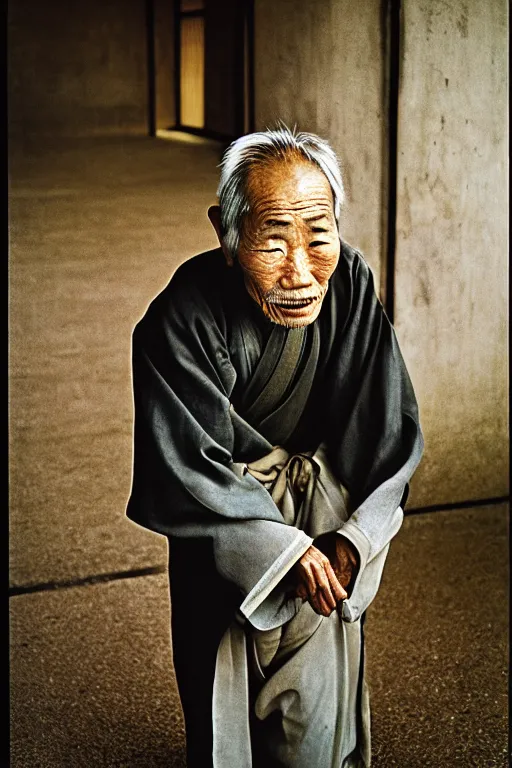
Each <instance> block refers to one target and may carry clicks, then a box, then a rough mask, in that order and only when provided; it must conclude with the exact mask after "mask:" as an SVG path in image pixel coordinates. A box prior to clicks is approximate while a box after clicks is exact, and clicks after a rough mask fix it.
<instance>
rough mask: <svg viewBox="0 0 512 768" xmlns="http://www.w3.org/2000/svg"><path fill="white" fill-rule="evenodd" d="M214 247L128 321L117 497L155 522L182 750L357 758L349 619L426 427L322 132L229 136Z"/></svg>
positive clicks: (358, 714) (374, 571)
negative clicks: (344, 234) (128, 396)
mask: <svg viewBox="0 0 512 768" xmlns="http://www.w3.org/2000/svg"><path fill="white" fill-rule="evenodd" d="M221 167H222V170H221V180H220V185H219V190H218V195H219V206H213V207H212V208H210V210H209V212H208V215H209V217H210V220H211V222H212V224H213V226H214V227H215V230H216V232H217V235H218V238H219V242H220V248H218V249H217V250H214V251H211V252H208V253H204V254H201V255H199V256H196V257H195V258H192V259H190V260H189V261H188V262H186V263H185V264H183V265H182V266H181V267H180V268H179V269H178V270H177V271H176V273H175V275H174V276H173V278H172V280H171V281H170V283H169V284H168V285H167V287H166V288H165V289H164V290H163V291H162V293H161V294H160V295H159V296H158V297H157V298H156V299H155V300H154V301H153V302H152V304H151V305H150V307H149V309H148V311H147V313H146V315H145V316H144V318H143V319H142V320H141V321H140V322H139V324H138V325H137V327H136V329H135V331H134V335H133V379H134V399H135V438H134V473H133V487H132V493H131V497H130V500H129V504H128V509H127V514H128V516H129V517H130V518H131V519H132V520H134V521H136V522H138V523H139V524H141V525H143V526H146V527H148V528H150V529H152V530H154V531H158V532H159V533H162V534H165V535H166V536H168V538H169V556H170V560H169V577H170V586H171V613H172V639H173V651H174V664H175V669H176V675H177V680H178V686H179V691H180V696H181V700H182V705H183V711H184V716H185V724H186V732H187V752H188V764H189V766H190V768H192V767H193V766H197V767H199V766H201V767H203V766H212V765H213V766H215V768H249V766H255V765H261V766H265V768H267V767H268V766H287V767H290V768H291V767H292V766H293V767H294V768H315V767H318V768H342V766H343V767H344V768H347V767H349V766H368V765H369V764H370V740H369V735H370V734H369V707H368V694H367V689H366V685H365V680H364V658H363V626H362V625H363V618H364V612H365V610H366V608H367V607H368V605H369V604H370V602H371V601H372V600H373V598H374V596H375V594H376V592H377V589H378V586H379V582H380V577H381V574H382V569H383V566H384V561H385V558H386V555H387V551H388V548H389V542H390V540H391V538H392V537H393V536H394V535H395V534H396V533H397V531H398V529H399V528H400V525H401V522H402V519H403V506H404V503H405V498H406V495H407V489H408V482H409V480H410V477H411V475H412V473H413V472H414V470H415V468H416V466H417V464H418V462H419V460H420V457H421V453H422V447H423V441H422V435H421V429H420V426H419V421H418V411H417V405H416V400H415V397H414V392H413V389H412V386H411V382H410V380H409V377H408V375H407V371H406V369H405V366H404V362H403V360H402V357H401V354H400V351H399V348H398V345H397V341H396V338H395V335H394V332H393V329H392V326H391V325H390V323H389V321H388V319H387V317H386V315H385V314H384V311H383V309H382V306H381V304H380V302H379V301H378V299H377V298H376V295H375V291H374V285H373V278H372V274H371V271H370V270H369V268H368V266H367V264H366V262H365V261H364V259H363V257H362V256H361V254H360V253H359V252H358V251H356V250H354V249H353V248H352V247H350V246H349V245H348V244H347V243H346V242H344V241H343V240H340V236H339V222H340V212H341V207H342V202H343V186H342V179H341V174H340V170H339V166H338V163H337V160H336V157H335V155H334V153H333V151H332V149H331V148H330V147H329V145H328V144H327V143H326V142H325V141H323V140H321V139H319V138H318V137H317V136H314V135H312V134H306V133H298V134H294V133H292V132H291V131H289V130H288V129H286V128H285V127H281V128H279V129H278V130H275V131H266V132H262V133H254V134H251V135H248V136H243V137H242V138H240V139H238V140H237V141H235V142H234V143H233V144H231V146H230V147H229V148H228V150H227V151H226V153H225V155H224V158H223V161H222V166H221Z"/></svg>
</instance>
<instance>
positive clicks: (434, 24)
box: [255, 0, 508, 506]
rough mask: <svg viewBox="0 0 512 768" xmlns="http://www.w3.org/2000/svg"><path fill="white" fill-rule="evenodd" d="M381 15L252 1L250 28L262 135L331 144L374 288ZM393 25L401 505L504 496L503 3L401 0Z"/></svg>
mask: <svg viewBox="0 0 512 768" xmlns="http://www.w3.org/2000/svg"><path fill="white" fill-rule="evenodd" d="M381 6H382V7H381ZM385 6H387V4H386V3H379V2H374V1H373V0H372V2H367V3H360V4H356V3H351V2H349V1H348V0H347V1H346V2H345V0H322V2H318V3H313V2H308V0H295V1H294V0H281V2H279V3H276V2H272V1H271V0H258V2H257V3H256V19H255V22H256V39H255V47H256V73H255V80H256V82H255V88H256V93H255V106H256V121H257V127H258V128H261V127H264V126H265V125H267V124H268V123H272V122H274V121H275V120H276V119H277V118H282V119H283V120H285V121H286V122H287V123H289V124H294V123H295V122H296V123H297V124H298V125H299V127H300V128H302V129H304V130H312V131H315V132H317V133H319V134H320V135H322V136H324V137H326V138H328V139H329V140H330V141H331V143H332V145H333V146H334V148H335V149H336V150H337V152H338V154H339V155H340V157H341V160H342V165H343V170H344V174H345V179H346V182H347V190H348V210H347V211H346V213H345V217H344V225H343V232H344V235H345V237H346V239H348V240H349V242H352V243H353V244H355V245H357V246H359V247H360V248H361V249H362V250H363V252H364V253H365V255H366V256H367V258H368V260H369V262H370V264H371V266H372V267H373V270H374V272H375V273H376V275H377V277H378V275H379V273H380V274H381V275H382V277H384V275H385V269H386V267H385V264H384V261H385V258H386V257H385V247H384V243H385V234H386V226H385V222H386V219H387V194H388V190H387V174H386V167H387V164H388V157H387V149H386V148H387V142H386V127H385V126H386V124H387V108H388V107H387V103H388V101H387V95H386V92H387V91H388V89H389V83H388V82H386V79H387V78H386V72H387V71H388V63H387V58H388V57H387V50H388V44H387V40H388V37H387V29H388V28H389V23H388V20H387V19H386V17H385V15H383V10H382V8H384V7H385ZM401 22H402V28H401V41H400V46H401V53H402V59H401V74H400V84H399V85H400V91H399V129H398V169H397V170H398V191H397V198H398V199H397V206H398V210H397V233H396V234H397V249H396V263H395V267H394V268H395V275H394V276H395V281H396V284H395V326H396V329H397V333H398V337H399V341H400V344H401V347H402V350H403V353H404V356H405V359H406V361H407V364H408V367H409V370H410V372H411V376H412V379H413V383H414V385H415V388H416V391H417V394H418V399H419V402H420V408H421V414H422V423H423V426H424V431H425V437H426V453H425V458H424V460H423V462H422V465H421V467H420V470H419V472H418V473H417V475H416V476H415V479H414V481H413V486H412V493H411V497H410V504H412V505H415V506H423V505H431V504H442V503H448V502H457V501H462V500H464V501H465V500H476V499H483V498H489V497H494V496H501V495H505V494H506V493H507V492H508V472H507V468H508V439H507V434H508V430H507V428H508V423H507V417H508V414H507V404H508V395H507V391H508V390H507V387H508V381H507V357H508V345H507V314H508V306H507V283H508V281H507V255H508V166H507V141H508V134H507V130H508V121H507V85H508V84H507V68H508V61H507V40H508V36H507V35H508V29H507V28H508V17H507V4H506V2H505V0H489V2H487V3H481V2H478V0H448V1H447V0H430V1H429V2H428V3H425V2H421V1H420V0H403V2H402V19H401ZM382 283H383V280H382V279H381V285H382ZM383 294H384V291H382V290H381V296H383Z"/></svg>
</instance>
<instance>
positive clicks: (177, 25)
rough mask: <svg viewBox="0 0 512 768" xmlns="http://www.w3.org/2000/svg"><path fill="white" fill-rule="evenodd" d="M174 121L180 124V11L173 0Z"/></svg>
mask: <svg viewBox="0 0 512 768" xmlns="http://www.w3.org/2000/svg"><path fill="white" fill-rule="evenodd" d="M174 123H175V127H177V126H180V125H181V13H180V2H179V0H174Z"/></svg>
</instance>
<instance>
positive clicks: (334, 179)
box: [217, 123, 345, 257]
mask: <svg viewBox="0 0 512 768" xmlns="http://www.w3.org/2000/svg"><path fill="white" fill-rule="evenodd" d="M301 155H302V157H304V158H305V159H306V160H309V161H310V162H311V163H314V164H315V165H317V166H318V167H319V168H320V170H321V171H323V173H324V174H325V176H326V177H327V180H328V182H329V184H330V185H331V189H332V194H333V198H334V215H335V218H336V224H337V226H338V231H339V228H340V215H341V207H342V205H343V203H344V201H345V192H344V189H343V180H342V178H341V170H340V166H339V163H338V159H337V157H336V155H335V153H334V150H333V149H332V148H331V147H330V146H329V144H328V143H327V141H325V140H324V139H321V138H320V137H319V136H315V134H314V133H302V132H301V133H296V132H295V130H294V131H291V130H290V129H289V128H287V127H286V125H284V124H283V123H280V124H279V127H278V128H275V129H273V130H270V129H268V130H266V131H260V132H257V133H249V134H247V135H246V136H241V137H240V138H239V139H236V141H234V142H233V143H232V144H230V145H229V147H228V148H227V150H226V151H225V153H224V155H223V157H222V161H221V163H220V168H221V174H220V182H219V187H218V189H217V195H218V198H219V205H220V214H221V224H222V231H223V242H224V244H225V246H226V247H227V249H228V250H229V252H230V254H231V255H232V256H233V257H235V256H236V253H237V250H238V245H239V242H240V228H241V225H242V221H243V218H244V216H245V215H246V214H247V213H248V212H249V201H248V199H247V192H246V181H247V176H248V173H249V171H250V170H251V168H253V167H255V166H256V165H260V164H264V163H265V162H269V161H271V160H287V159H288V158H290V157H300V156H301Z"/></svg>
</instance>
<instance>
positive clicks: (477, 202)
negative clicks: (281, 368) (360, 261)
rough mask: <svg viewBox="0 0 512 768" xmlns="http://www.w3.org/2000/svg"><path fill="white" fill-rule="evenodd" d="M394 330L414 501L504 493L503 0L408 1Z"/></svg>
mask: <svg viewBox="0 0 512 768" xmlns="http://www.w3.org/2000/svg"><path fill="white" fill-rule="evenodd" d="M402 9H403V30H404V35H403V61H402V66H401V73H402V79H401V88H400V103H399V127H398V149H399V154H398V182H397V183H398V200H397V206H398V208H397V249H396V310H395V326H396V329H397V333H398V338H399V340H400V342H401V345H402V349H403V353H404V357H405V359H406V361H407V364H408V366H409V370H410V373H411V377H412V380H413V383H414V384H415V387H416V391H417V395H418V399H419V402H420V407H421V413H422V424H423V428H424V431H425V441H426V454H425V460H424V461H423V463H422V465H421V467H420V469H419V471H418V473H417V475H416V476H415V479H414V481H413V485H412V493H411V503H414V504H415V505H430V504H436V503H437V504H439V503H446V502H453V501H459V500H466V499H478V498H480V499H486V498H490V497H493V496H502V495H506V494H507V492H508V483H509V471H508V470H509V466H508V449H509V440H508V419H507V412H508V338H507V337H508V322H507V321H508V293H507V286H508V278H507V275H508V245H509V244H508V237H509V217H508V183H509V180H508V163H509V161H508V111H507V94H508V3H507V2H506V1H505V0H490V2H486V3H480V2H478V0H469V2H468V1H467V0H455V1H453V2H431V3H423V2H419V1H418V0H406V1H405V2H404V3H402Z"/></svg>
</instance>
